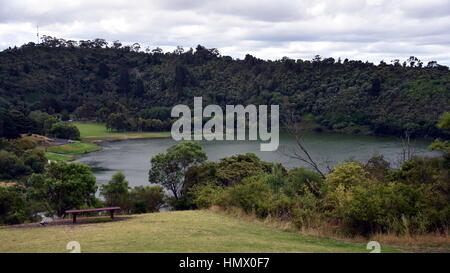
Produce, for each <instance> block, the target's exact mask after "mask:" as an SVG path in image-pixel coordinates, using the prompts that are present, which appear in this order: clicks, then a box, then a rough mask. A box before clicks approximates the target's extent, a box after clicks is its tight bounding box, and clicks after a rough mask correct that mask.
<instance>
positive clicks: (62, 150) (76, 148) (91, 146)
mask: <svg viewBox="0 0 450 273" xmlns="http://www.w3.org/2000/svg"><path fill="white" fill-rule="evenodd" d="M99 150H101V147H100V146H98V145H97V144H95V143H91V142H80V141H78V142H75V143H71V144H64V145H58V146H51V147H48V148H47V152H50V153H55V154H62V155H78V154H85V153H90V152H95V151H99Z"/></svg>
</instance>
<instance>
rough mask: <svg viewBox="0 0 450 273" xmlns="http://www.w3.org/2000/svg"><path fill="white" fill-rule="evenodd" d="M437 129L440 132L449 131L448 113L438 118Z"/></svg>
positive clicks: (449, 119) (449, 120)
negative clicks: (440, 130)
mask: <svg viewBox="0 0 450 273" xmlns="http://www.w3.org/2000/svg"><path fill="white" fill-rule="evenodd" d="M437 127H438V128H440V129H442V130H449V129H450V112H445V113H444V114H442V115H441V116H440V117H439V122H438V124H437Z"/></svg>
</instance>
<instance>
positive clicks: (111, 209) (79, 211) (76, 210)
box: [66, 207, 120, 224]
mask: <svg viewBox="0 0 450 273" xmlns="http://www.w3.org/2000/svg"><path fill="white" fill-rule="evenodd" d="M116 210H120V207H109V208H96V209H72V210H66V213H68V214H72V219H73V223H74V224H75V223H76V222H77V214H78V213H83V212H98V211H109V213H110V215H111V219H114V211H116Z"/></svg>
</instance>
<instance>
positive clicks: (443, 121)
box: [428, 112, 450, 157]
mask: <svg viewBox="0 0 450 273" xmlns="http://www.w3.org/2000/svg"><path fill="white" fill-rule="evenodd" d="M436 127H438V128H439V129H441V130H442V131H444V132H448V131H450V112H445V113H443V114H442V115H441V116H440V118H439V121H438V123H437V125H436ZM428 149H430V150H431V151H443V152H445V153H447V156H448V157H450V143H449V141H448V140H440V139H436V140H435V141H434V142H433V143H432V144H431V145H430V146H429V147H428Z"/></svg>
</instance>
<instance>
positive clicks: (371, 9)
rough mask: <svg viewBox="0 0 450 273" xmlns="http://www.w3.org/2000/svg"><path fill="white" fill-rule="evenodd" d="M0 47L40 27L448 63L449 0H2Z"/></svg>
mask: <svg viewBox="0 0 450 273" xmlns="http://www.w3.org/2000/svg"><path fill="white" fill-rule="evenodd" d="M0 7H1V9H0V48H6V47H8V46H13V45H21V44H23V43H26V42H28V41H35V40H36V25H37V24H38V25H39V26H40V31H41V34H46V35H51V36H57V37H62V38H68V39H93V38H98V37H100V38H105V39H107V40H109V41H113V40H121V41H123V42H129V43H132V42H139V43H141V44H142V46H143V47H145V46H151V47H156V46H163V47H164V48H174V47H175V46H177V45H182V46H184V47H187V48H188V47H195V46H196V45H197V44H202V45H205V46H207V47H216V48H219V49H220V51H221V52H222V54H224V55H231V56H233V57H238V58H243V57H244V55H245V54H246V53H250V54H253V55H255V56H256V57H259V58H264V59H267V58H270V59H279V58H281V57H283V56H288V57H291V58H303V59H309V58H311V57H312V56H314V55H317V54H319V55H322V56H326V57H328V56H330V57H334V58H338V57H341V58H349V59H361V60H363V61H365V60H368V61H372V62H378V61H380V60H385V61H390V60H391V59H394V58H399V59H406V58H407V57H409V56H410V55H415V56H417V57H419V58H420V59H422V60H423V61H425V62H426V61H430V60H437V61H438V62H439V63H442V64H447V65H449V64H450V55H449V52H450V35H449V34H450V0H423V1H411V0H410V1H407V0H400V1H399V0H367V1H362V0H341V1H332V0H318V1H313V0H305V1H288V0H278V1H269V0H251V1H246V0H229V1H212V0H209V1H208V0H195V1H183V0H165V1H164V0H161V1H156V0H154V1H140V0H127V1H117V0H97V1H94V0H89V1H88V0H78V1H75V0H73V1H58V0H44V1H43V0H14V1H13V0H9V1H6V0H0Z"/></svg>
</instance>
